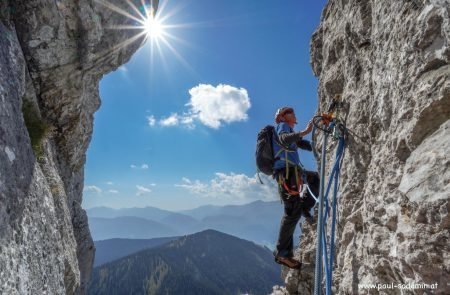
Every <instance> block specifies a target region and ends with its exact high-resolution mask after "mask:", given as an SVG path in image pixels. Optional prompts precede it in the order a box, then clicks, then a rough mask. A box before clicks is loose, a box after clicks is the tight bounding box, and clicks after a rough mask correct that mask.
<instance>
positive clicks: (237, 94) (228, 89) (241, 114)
mask: <svg viewBox="0 0 450 295" xmlns="http://www.w3.org/2000/svg"><path fill="white" fill-rule="evenodd" d="M189 94H190V96H191V97H190V100H189V102H188V103H187V104H186V106H187V107H189V109H188V110H187V111H185V112H183V113H172V114H171V115H170V116H168V117H164V118H161V119H160V120H159V121H158V124H159V125H160V126H163V127H169V126H179V125H181V126H184V127H187V128H189V129H193V128H195V121H196V120H197V121H200V122H201V123H202V124H204V125H206V126H208V127H210V128H214V129H217V128H219V127H221V126H222V125H223V124H225V123H231V122H237V121H245V120H247V119H248V115H247V111H248V109H249V108H250V106H251V103H250V98H249V96H248V92H247V90H246V89H244V88H236V87H233V86H230V85H225V84H219V85H218V86H216V87H214V86H212V85H209V84H199V85H198V86H195V87H193V88H191V89H190V90H189ZM147 120H148V123H149V125H150V126H155V125H156V119H155V117H154V116H153V115H152V116H150V117H147Z"/></svg>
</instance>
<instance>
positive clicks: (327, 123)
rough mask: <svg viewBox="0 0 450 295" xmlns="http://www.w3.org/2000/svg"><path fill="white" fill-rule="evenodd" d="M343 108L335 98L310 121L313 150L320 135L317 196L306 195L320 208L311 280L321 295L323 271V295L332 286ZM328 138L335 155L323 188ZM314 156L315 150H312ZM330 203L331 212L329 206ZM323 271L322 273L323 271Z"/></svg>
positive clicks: (327, 292) (343, 149)
mask: <svg viewBox="0 0 450 295" xmlns="http://www.w3.org/2000/svg"><path fill="white" fill-rule="evenodd" d="M342 106H343V104H342V102H341V101H340V97H336V98H335V99H334V100H333V102H332V104H331V105H330V107H329V109H328V112H327V113H324V114H321V115H319V116H315V117H314V118H313V124H314V127H313V130H312V138H313V144H312V146H313V148H314V146H315V142H314V134H315V132H316V131H317V130H320V131H322V132H323V143H322V154H321V162H320V173H321V176H320V190H319V196H318V197H316V196H314V194H312V192H311V191H309V193H310V194H311V195H312V196H313V198H314V199H316V204H318V205H319V209H318V211H319V216H318V222H317V249H316V264H315V277H314V294H315V295H321V294H322V289H323V287H322V271H324V276H325V294H326V295H331V294H332V293H331V284H332V279H333V259H334V248H335V228H336V215H337V201H338V196H337V192H338V187H339V174H340V169H341V164H342V159H343V156H344V151H345V138H346V133H347V128H346V126H345V122H344V121H343V120H342V119H341V118H340V117H339V110H340V108H341V107H342ZM328 137H331V138H332V139H333V140H334V141H337V147H336V156H335V161H334V165H333V168H332V170H331V173H330V176H329V179H328V183H327V186H326V190H324V188H325V160H326V146H327V141H328ZM314 152H315V154H316V151H315V150H314ZM332 184H334V187H333V195H332V196H331V200H329V198H328V196H329V193H330V189H331V185H332ZM330 202H331V212H330V206H329V203H330ZM328 217H331V229H330V236H328V237H327V234H326V232H327V219H328ZM322 268H323V270H322Z"/></svg>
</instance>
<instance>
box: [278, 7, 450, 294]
mask: <svg viewBox="0 0 450 295" xmlns="http://www.w3.org/2000/svg"><path fill="white" fill-rule="evenodd" d="M449 14H450V1H448V0H447V1H446V0H414V1H413V0H410V1H406V0H403V1H390V0H384V1H373V0H372V1H370V0H367V1H357V0H331V1H329V2H328V4H327V5H326V6H325V8H324V10H323V13H322V18H321V23H320V26H319V27H318V29H317V30H316V32H315V33H314V34H313V37H312V41H311V64H312V67H313V71H314V73H315V75H317V76H318V77H319V79H320V83H319V89H318V93H319V109H320V111H321V112H322V111H326V109H327V107H328V105H329V103H330V101H331V98H332V97H334V96H335V95H336V94H342V97H343V99H344V101H345V102H346V103H347V104H348V108H347V111H346V114H347V126H348V128H350V129H351V133H350V135H349V138H348V146H347V152H346V155H345V158H344V162H343V169H342V172H341V186H340V189H339V193H340V205H339V206H340V207H339V222H338V226H337V235H336V239H337V253H336V256H335V257H336V259H335V270H334V271H335V274H334V280H333V286H334V290H335V293H336V294H369V292H370V294H375V293H377V292H378V291H375V290H369V289H358V284H365V283H373V284H378V283H380V284H383V283H384V284H390V283H394V284H397V283H403V284H408V283H426V284H435V283H437V284H438V285H437V290H436V289H435V290H434V291H433V290H432V289H425V290H424V289H413V290H403V293H402V294H425V293H426V294H429V292H431V291H433V292H434V294H450V285H449V282H450V252H449V250H450V249H449V247H450V246H449V245H450V241H449V238H450V234H449V231H450V215H449V211H450V204H449V198H450V182H449V179H450V172H449V166H450V156H449V151H450V80H449V76H450V17H449ZM319 140H320V138H319ZM331 146H333V144H330V147H331ZM317 148H318V150H319V151H320V146H318V147H317ZM332 157H334V155H332V153H330V156H329V157H328V159H327V162H328V164H327V171H329V170H330V166H331V165H330V164H331V161H332ZM303 230H304V232H305V235H304V236H303V237H302V241H301V245H300V247H299V249H298V251H297V258H299V259H300V258H301V259H302V260H303V262H310V263H314V262H315V261H314V259H315V247H316V238H315V233H316V228H315V226H314V228H311V227H308V226H304V229H303ZM312 272H313V271H310V272H308V271H307V270H305V271H304V272H302V273H300V274H299V273H297V272H296V271H289V272H286V273H285V280H286V284H287V285H286V289H285V291H284V292H286V293H289V294H296V292H298V294H310V293H311V290H312V284H313V277H314V275H313V274H312ZM277 292H279V293H280V292H281V291H280V290H277ZM374 292H375V293H374ZM379 292H384V293H382V294H400V293H401V290H400V289H385V290H380V291H379ZM430 294H431V293H430Z"/></svg>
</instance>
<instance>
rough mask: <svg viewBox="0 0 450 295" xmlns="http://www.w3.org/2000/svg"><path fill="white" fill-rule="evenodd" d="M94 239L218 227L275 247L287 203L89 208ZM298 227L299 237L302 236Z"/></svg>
mask: <svg viewBox="0 0 450 295" xmlns="http://www.w3.org/2000/svg"><path fill="white" fill-rule="evenodd" d="M86 211H87V214H88V217H89V227H90V230H91V233H92V236H93V238H94V240H96V241H98V240H104V239H112V238H132V239H151V238H160V237H171V236H182V235H187V234H192V233H196V232H199V231H202V230H206V229H215V230H218V231H221V232H224V233H228V234H230V235H234V236H237V237H240V238H243V239H247V240H251V241H254V242H255V243H258V244H262V245H266V246H268V247H271V248H273V247H274V245H275V242H276V239H277V235H278V229H279V225H280V220H281V217H282V215H283V205H282V204H280V202H278V201H273V202H263V201H255V202H252V203H249V204H245V205H228V206H202V207H198V208H196V209H192V210H184V211H180V212H171V211H168V210H162V209H159V208H154V207H145V208H124V209H112V208H107V207H96V208H92V209H88V210H86ZM299 232H300V231H299V227H297V232H296V233H295V235H296V236H298V235H299Z"/></svg>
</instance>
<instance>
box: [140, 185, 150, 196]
mask: <svg viewBox="0 0 450 295" xmlns="http://www.w3.org/2000/svg"><path fill="white" fill-rule="evenodd" d="M136 188H137V190H138V191H137V192H136V196H142V195H145V194H148V193H151V192H152V190H151V189H149V188H148V187H145V186H142V185H136Z"/></svg>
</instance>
